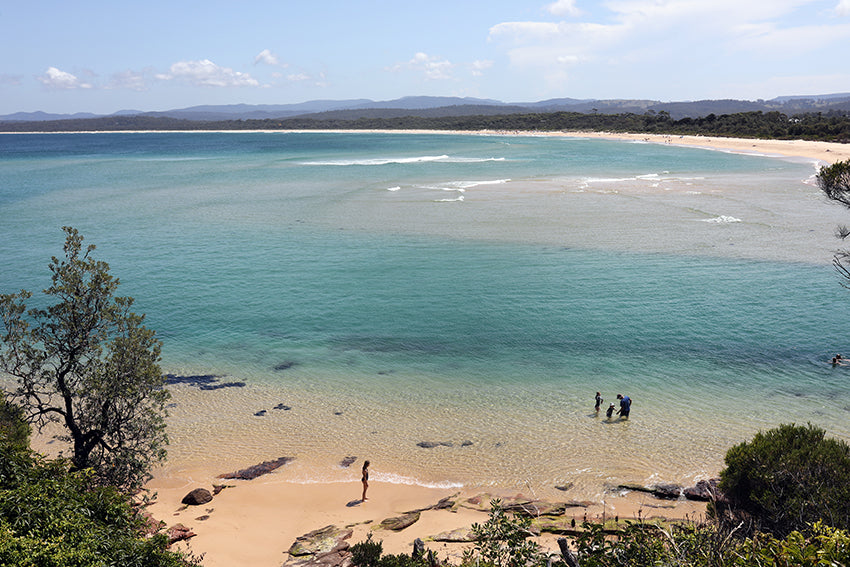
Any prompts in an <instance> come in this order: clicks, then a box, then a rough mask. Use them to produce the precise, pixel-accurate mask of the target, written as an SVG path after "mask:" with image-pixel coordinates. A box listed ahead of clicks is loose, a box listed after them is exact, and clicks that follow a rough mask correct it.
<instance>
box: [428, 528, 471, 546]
mask: <svg viewBox="0 0 850 567" xmlns="http://www.w3.org/2000/svg"><path fill="white" fill-rule="evenodd" d="M429 539H430V540H431V541H440V542H445V543H469V542H472V541H475V536H473V535H472V530H471V529H470V528H457V529H454V530H451V531H448V532H440V533H438V534H437V535H435V536H431V537H430V538H429Z"/></svg>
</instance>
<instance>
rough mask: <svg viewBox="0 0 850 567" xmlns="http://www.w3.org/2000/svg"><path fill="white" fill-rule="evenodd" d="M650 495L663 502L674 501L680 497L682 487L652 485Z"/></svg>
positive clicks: (663, 483)
mask: <svg viewBox="0 0 850 567" xmlns="http://www.w3.org/2000/svg"><path fill="white" fill-rule="evenodd" d="M652 494H653V496H655V497H657V498H663V499H665V500H676V499H678V498H679V497H681V496H682V487H681V486H680V485H678V484H673V483H666V482H662V483H659V484H654V485H652Z"/></svg>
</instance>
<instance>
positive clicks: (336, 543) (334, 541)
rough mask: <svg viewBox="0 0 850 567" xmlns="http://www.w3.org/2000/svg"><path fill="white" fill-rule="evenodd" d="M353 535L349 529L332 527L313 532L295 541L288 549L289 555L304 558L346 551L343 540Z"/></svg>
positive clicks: (345, 544)
mask: <svg viewBox="0 0 850 567" xmlns="http://www.w3.org/2000/svg"><path fill="white" fill-rule="evenodd" d="M353 533H354V530H352V529H351V528H338V527H336V526H334V525H330V526H325V527H324V528H319V529H318V530H313V531H312V532H309V533H306V534H304V535H303V536H300V537H298V538H296V539H295V543H293V544H292V545H291V546H290V548H289V555H291V556H292V557H305V556H308V555H312V556H318V555H323V554H326V553H339V552H341V551H346V550H347V549H348V547H349V544H348V542H347V541H345V540H347V539H348V538H350V537H351V535H352V534H353Z"/></svg>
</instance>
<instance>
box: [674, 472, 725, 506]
mask: <svg viewBox="0 0 850 567" xmlns="http://www.w3.org/2000/svg"><path fill="white" fill-rule="evenodd" d="M718 483H720V479H719V478H711V479H708V480H701V481H699V482H697V483H696V486H689V487H688V488H686V489H685V490H684V492H683V493H684V495H685V498H687V499H688V500H699V501H701V502H710V501H712V500H718V499H722V496H721V495H720V491H719V490H718V488H717V485H718Z"/></svg>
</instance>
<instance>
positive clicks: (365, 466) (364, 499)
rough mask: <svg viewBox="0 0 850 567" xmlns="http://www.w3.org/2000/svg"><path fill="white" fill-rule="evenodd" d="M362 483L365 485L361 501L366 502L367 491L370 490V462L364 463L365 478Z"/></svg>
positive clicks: (363, 477)
mask: <svg viewBox="0 0 850 567" xmlns="http://www.w3.org/2000/svg"><path fill="white" fill-rule="evenodd" d="M360 482H362V483H363V496H362V497H361V498H360V500H361V501H363V502H366V489H367V488H369V461H363V476H362V477H361V478H360Z"/></svg>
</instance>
